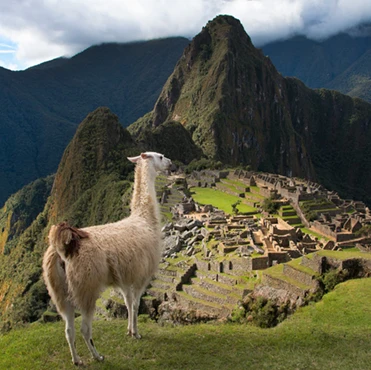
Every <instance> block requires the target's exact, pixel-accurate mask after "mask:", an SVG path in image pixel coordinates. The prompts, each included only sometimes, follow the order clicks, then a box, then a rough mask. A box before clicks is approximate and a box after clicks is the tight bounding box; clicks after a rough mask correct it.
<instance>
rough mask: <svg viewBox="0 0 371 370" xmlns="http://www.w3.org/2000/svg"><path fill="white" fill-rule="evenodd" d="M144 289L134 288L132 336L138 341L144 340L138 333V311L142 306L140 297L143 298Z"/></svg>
mask: <svg viewBox="0 0 371 370" xmlns="http://www.w3.org/2000/svg"><path fill="white" fill-rule="evenodd" d="M142 291H143V289H142V288H135V287H133V309H132V329H131V333H132V334H131V335H132V336H133V337H135V338H137V339H140V338H142V336H141V335H140V334H139V333H138V311H139V304H140V297H141V296H142Z"/></svg>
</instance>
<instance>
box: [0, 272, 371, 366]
mask: <svg viewBox="0 0 371 370" xmlns="http://www.w3.org/2000/svg"><path fill="white" fill-rule="evenodd" d="M370 289H371V279H360V280H351V281H348V282H346V283H343V284H341V285H339V286H337V287H336V289H335V290H334V291H333V292H331V293H329V294H327V295H326V296H325V297H324V298H323V301H321V302H318V303H316V304H313V305H309V306H307V307H304V308H302V309H300V310H299V311H298V312H297V313H296V314H295V315H293V316H291V317H290V318H289V319H288V320H286V321H284V322H283V323H282V324H280V325H279V326H277V327H275V328H273V329H261V328H257V327H253V326H250V325H248V324H244V325H236V324H230V323H225V324H222V323H218V324H210V323H209V324H198V325H188V326H179V325H178V326H175V327H174V326H170V325H164V326H161V325H158V324H156V323H154V322H151V321H147V320H146V319H145V318H143V317H142V318H141V319H140V322H139V329H140V331H141V332H142V333H143V339H142V340H140V341H135V340H133V339H131V338H129V337H127V336H126V335H125V327H126V324H127V323H126V320H119V319H115V320H96V321H94V324H93V333H94V341H95V343H96V345H97V348H99V350H100V351H101V352H102V353H103V354H104V355H105V361H104V362H102V363H98V362H95V361H94V360H92V359H90V356H89V354H88V351H87V348H86V345H85V343H83V340H82V337H81V335H80V333H77V335H76V344H77V350H78V351H79V353H81V355H82V357H83V360H84V361H85V363H86V364H87V365H88V367H89V368H90V369H161V370H162V369H173V370H175V369H182V370H183V369H210V370H212V369H216V368H223V369H238V370H239V369H247V368H248V369H258V370H260V369H271V368H274V369H282V370H283V369H343V370H364V369H365V366H366V368H367V365H365V364H367V363H369V361H370V351H369V333H370V330H371V325H370V323H371V312H370V305H369V291H370ZM80 322H81V320H80V319H77V328H79V327H80ZM0 348H1V350H0V367H1V368H3V369H6V368H11V369H19V370H21V369H22V370H26V369H30V370H31V369H40V370H43V369H51V368H56V369H70V368H71V367H72V366H73V365H72V364H71V359H70V354H69V350H68V346H67V342H66V340H65V335H64V325H63V323H62V322H58V323H54V324H42V323H36V324H33V325H29V326H27V327H25V328H23V329H17V330H14V331H12V332H10V333H7V334H3V335H0ZM180 348H181V349H182V350H181V351H180V350H179V349H180ZM123 358H124V361H123Z"/></svg>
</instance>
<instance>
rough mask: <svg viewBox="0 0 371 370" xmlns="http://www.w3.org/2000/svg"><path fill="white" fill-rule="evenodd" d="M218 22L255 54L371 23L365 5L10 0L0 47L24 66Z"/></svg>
mask: <svg viewBox="0 0 371 370" xmlns="http://www.w3.org/2000/svg"><path fill="white" fill-rule="evenodd" d="M218 14H230V15H233V16H234V17H236V18H238V19H240V20H241V22H242V24H243V25H244V27H245V30H246V31H247V33H249V35H250V36H251V38H252V40H253V42H254V43H255V44H256V45H257V46H261V45H262V44H264V43H266V42H268V41H272V40H277V39H282V38H286V37H289V36H290V35H294V34H304V35H308V36H309V37H312V38H325V37H327V36H329V35H333V34H335V33H337V32H339V31H344V30H346V29H348V28H350V27H352V26H354V25H357V24H359V23H360V22H367V21H371V1H369V0H352V1H351V0H326V1H324V0H188V1H184V0H156V1H155V0H154V1H152V0H147V1H146V0H136V1H132V0H106V1H104V2H102V1H101V0H90V1H87V0H64V1H59V0H27V1H26V0H13V1H7V2H3V3H2V4H1V11H0V41H1V36H4V37H6V38H7V39H9V40H11V41H12V42H14V43H16V45H17V47H16V52H15V54H14V56H15V57H16V58H17V59H18V61H21V62H20V63H19V64H22V65H23V66H30V65H34V64H37V63H40V62H42V61H45V60H48V59H52V58H55V57H58V56H62V55H73V54H75V53H77V52H79V51H81V50H83V49H84V48H87V47H89V46H90V45H93V44H97V43H101V42H110V41H117V42H127V41H136V40H146V39H151V38H159V37H168V36H185V37H193V36H194V35H195V34H197V33H198V32H200V31H201V29H202V27H203V26H204V25H205V24H206V23H207V22H208V21H209V20H211V19H213V18H214V17H215V16H216V15H218ZM0 49H1V50H5V48H3V47H1V46H0Z"/></svg>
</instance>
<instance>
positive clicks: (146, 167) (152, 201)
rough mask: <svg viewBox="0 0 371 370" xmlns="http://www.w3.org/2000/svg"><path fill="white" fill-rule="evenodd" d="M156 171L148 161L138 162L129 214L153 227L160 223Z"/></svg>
mask: <svg viewBox="0 0 371 370" xmlns="http://www.w3.org/2000/svg"><path fill="white" fill-rule="evenodd" d="M156 175H157V174H156V171H155V169H154V168H153V166H152V165H151V163H150V162H149V161H146V160H139V162H138V163H137V165H136V167H135V180H134V192H133V198H132V200H131V204H130V207H131V214H132V215H136V216H141V217H143V218H145V219H146V220H147V221H148V222H149V223H151V224H152V225H153V226H155V227H156V226H158V225H159V223H160V211H159V206H158V202H157V199H156V189H155V180H156Z"/></svg>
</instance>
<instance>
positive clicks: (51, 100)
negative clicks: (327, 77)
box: [0, 37, 189, 206]
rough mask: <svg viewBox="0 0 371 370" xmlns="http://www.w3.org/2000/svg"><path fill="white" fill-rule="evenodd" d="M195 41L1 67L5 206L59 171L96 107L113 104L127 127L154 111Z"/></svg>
mask: <svg viewBox="0 0 371 370" xmlns="http://www.w3.org/2000/svg"><path fill="white" fill-rule="evenodd" d="M188 42H189V41H188V40H187V39H185V38H177V37H175V38H168V39H162V40H152V41H147V42H136V43H130V44H114V43H110V44H102V45H97V46H92V47H90V48H89V49H87V50H85V51H83V52H81V53H79V54H77V55H75V56H74V57H72V58H69V59H68V58H59V59H56V60H53V61H50V62H47V63H43V64H41V65H39V66H35V67H33V68H30V69H28V70H25V71H19V72H13V71H9V70H6V69H4V68H0V84H1V86H2V89H1V91H0V105H1V107H2V109H1V111H0V131H1V135H0V206H2V205H3V203H4V202H5V200H6V199H7V198H8V197H9V195H10V194H11V193H14V192H15V191H17V190H19V189H20V188H21V187H22V186H23V185H25V184H28V183H30V182H31V181H33V180H35V179H37V178H40V177H45V176H47V175H49V174H51V173H54V172H55V171H56V169H57V166H58V163H59V161H60V159H61V156H62V153H63V151H64V149H65V147H66V145H67V144H68V142H69V141H70V140H71V138H72V136H73V134H74V132H75V130H76V127H77V125H78V123H79V122H81V121H82V120H83V119H84V117H85V116H86V115H87V114H88V113H89V112H92V111H93V110H95V109H96V108H97V107H99V106H108V107H110V109H111V110H112V111H113V112H115V114H117V115H118V117H119V120H120V122H121V124H122V125H123V126H124V127H125V126H127V125H129V124H130V123H132V122H133V121H135V120H136V119H138V118H139V117H141V116H142V115H143V114H145V113H146V112H147V111H149V110H150V109H151V108H152V106H153V104H154V103H155V101H156V99H157V97H158V94H159V93H160V91H161V88H162V86H163V84H164V83H165V81H166V79H167V77H168V76H169V74H170V73H171V71H172V70H173V68H174V65H175V63H176V61H177V59H178V58H179V56H180V55H181V53H182V50H183V49H184V47H185V46H186V45H187V44H188Z"/></svg>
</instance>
